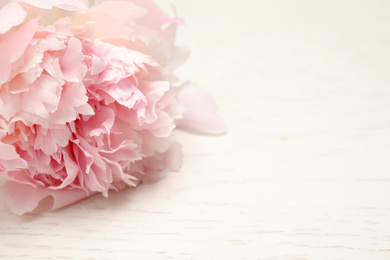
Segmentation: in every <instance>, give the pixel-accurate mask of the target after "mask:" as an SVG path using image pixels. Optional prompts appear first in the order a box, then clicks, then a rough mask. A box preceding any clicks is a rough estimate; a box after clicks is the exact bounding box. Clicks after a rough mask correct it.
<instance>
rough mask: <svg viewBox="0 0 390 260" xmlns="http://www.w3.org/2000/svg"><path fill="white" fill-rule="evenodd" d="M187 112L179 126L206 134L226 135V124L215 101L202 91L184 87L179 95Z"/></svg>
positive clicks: (178, 123)
mask: <svg viewBox="0 0 390 260" xmlns="http://www.w3.org/2000/svg"><path fill="white" fill-rule="evenodd" d="M178 98H179V101H180V103H182V104H183V106H184V107H185V109H186V111H185V112H184V113H183V118H181V119H179V120H177V126H178V127H183V128H186V129H189V130H192V131H195V132H200V133H204V134H215V135H219V134H224V133H226V124H225V122H224V121H223V119H222V118H221V117H220V116H219V115H218V113H217V106H216V104H215V102H214V100H213V99H212V98H211V97H210V96H209V95H208V94H207V93H205V92H203V91H202V90H200V89H198V88H195V87H184V88H183V89H182V90H181V91H180V92H179V94H178Z"/></svg>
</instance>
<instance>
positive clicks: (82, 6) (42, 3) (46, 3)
mask: <svg viewBox="0 0 390 260" xmlns="http://www.w3.org/2000/svg"><path fill="white" fill-rule="evenodd" d="M18 2H25V3H28V4H30V5H33V6H36V7H39V8H43V9H51V8H52V7H53V6H54V7H58V8H60V9H64V10H68V11H88V0H19V1H18Z"/></svg>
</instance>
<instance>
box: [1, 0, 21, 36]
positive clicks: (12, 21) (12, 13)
mask: <svg viewBox="0 0 390 260" xmlns="http://www.w3.org/2000/svg"><path fill="white" fill-rule="evenodd" d="M26 16H27V13H26V11H24V9H23V8H22V7H21V6H20V5H19V4H18V3H9V4H7V5H5V6H3V7H2V8H1V9H0V17H1V23H0V34H3V33H6V32H8V31H9V29H11V28H12V27H14V26H16V25H19V24H21V23H22V22H23V21H24V19H26Z"/></svg>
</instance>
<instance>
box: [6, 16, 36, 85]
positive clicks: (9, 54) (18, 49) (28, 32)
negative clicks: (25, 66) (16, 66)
mask: <svg viewBox="0 0 390 260" xmlns="http://www.w3.org/2000/svg"><path fill="white" fill-rule="evenodd" d="M37 28H38V20H37V19H34V20H31V21H30V22H28V23H26V24H24V25H23V26H22V27H21V28H19V29H18V30H16V31H14V32H12V33H11V34H9V35H7V37H6V38H5V39H4V40H1V41H0V50H1V51H0V68H1V69H0V84H3V83H5V82H6V81H7V80H8V79H9V76H10V74H11V63H12V62H14V61H16V60H18V59H19V58H20V57H21V56H22V55H23V53H24V52H25V50H26V48H27V46H28V44H29V43H30V41H31V39H32V37H33V36H34V33H35V31H36V30H37Z"/></svg>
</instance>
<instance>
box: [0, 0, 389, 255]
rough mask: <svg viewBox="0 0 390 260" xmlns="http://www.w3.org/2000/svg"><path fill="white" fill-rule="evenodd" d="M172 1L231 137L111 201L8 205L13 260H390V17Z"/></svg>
mask: <svg viewBox="0 0 390 260" xmlns="http://www.w3.org/2000/svg"><path fill="white" fill-rule="evenodd" d="M170 2H173V3H174V4H175V6H176V9H177V10H178V13H179V14H180V16H182V17H184V18H185V19H186V22H187V27H186V28H182V29H181V30H180V35H179V38H178V42H179V43H180V45H184V46H188V47H189V48H190V49H191V51H192V56H191V57H190V59H189V60H188V62H187V63H186V64H185V65H184V66H183V67H182V68H181V69H180V70H178V75H179V76H180V77H181V78H182V79H191V80H193V81H196V82H197V83H198V85H199V86H200V87H202V88H204V89H206V90H207V91H208V92H209V93H210V94H212V95H213V96H214V98H215V99H216V100H217V103H218V104H219V108H220V112H221V114H222V115H223V116H224V118H225V119H226V121H227V124H228V125H229V133H228V134H227V135H225V136H222V137H208V136H198V135H193V134H188V133H184V132H178V133H177V136H178V138H179V139H180V140H181V142H182V144H183V150H184V154H185V156H184V164H183V167H182V169H181V171H180V172H177V173H171V174H170V175H169V176H168V178H166V179H165V180H163V181H161V182H159V183H156V184H152V185H142V186H140V187H139V188H137V189H135V190H133V189H127V190H125V191H122V192H119V193H115V192H113V193H110V196H109V198H108V199H106V198H103V197H102V196H95V197H92V198H89V199H87V200H84V201H82V202H81V203H78V204H76V205H73V206H70V207H67V208H65V209H62V210H58V211H55V212H49V213H45V214H42V215H30V216H23V217H18V216H16V215H13V214H11V213H10V212H9V211H8V209H7V208H6V207H5V205H4V204H0V259H2V258H3V259H390V163H389V162H390V160H389V158H390V73H389V71H390V48H389V46H390V30H389V29H390V16H389V14H388V12H389V10H390V2H389V1H379V0H377V1H374V0H371V1H368V0H367V1H349V0H339V1H309V0H307V1H303V0H296V1H288V0H285V1H282V0H277V1H255V0H253V1H251V0H243V1H236V0H234V1H233V0H207V1H206V0H198V1H188V0H159V1H157V3H159V5H161V6H162V7H163V8H164V9H165V10H167V11H169V10H170V8H169V3H170Z"/></svg>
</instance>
